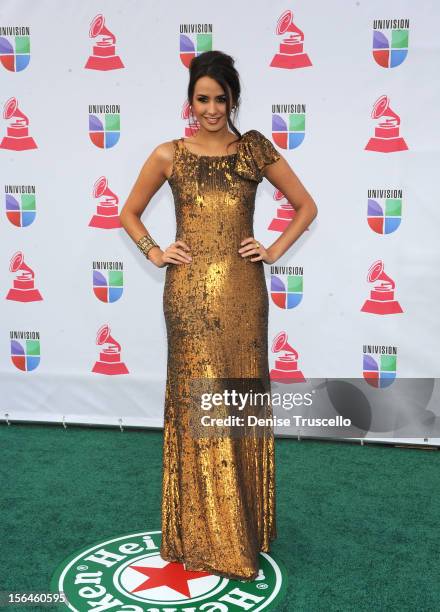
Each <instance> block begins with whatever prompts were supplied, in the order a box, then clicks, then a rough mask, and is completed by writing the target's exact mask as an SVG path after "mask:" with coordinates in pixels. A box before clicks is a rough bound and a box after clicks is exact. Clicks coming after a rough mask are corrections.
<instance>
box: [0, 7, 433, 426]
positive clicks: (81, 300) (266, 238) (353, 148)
mask: <svg viewBox="0 0 440 612" xmlns="http://www.w3.org/2000/svg"><path fill="white" fill-rule="evenodd" d="M286 9H291V10H292V11H293V23H294V24H295V26H296V27H297V28H298V29H299V30H301V31H302V33H303V36H302V38H303V42H302V44H303V53H304V54H306V56H307V57H308V58H309V60H310V63H311V65H310V66H308V67H298V68H290V69H289V68H280V67H276V66H271V65H270V64H271V62H272V59H273V57H274V55H275V54H277V53H278V52H279V50H280V44H282V40H283V39H284V38H285V37H286V36H288V35H289V34H290V32H286V33H284V34H283V33H280V34H277V33H276V26H277V21H278V19H279V18H280V16H281V15H282V13H283V12H284V11H285V10H286ZM102 11H104V12H103V15H104V17H105V26H106V27H107V28H108V30H109V31H110V32H111V33H113V34H114V36H115V38H116V55H117V56H119V57H120V59H121V61H122V63H123V66H124V67H123V68H120V69H110V70H102V69H86V68H85V64H86V61H87V59H88V57H89V56H90V55H92V54H93V51H92V48H93V45H94V44H95V45H96V43H97V41H99V40H100V36H98V37H97V38H95V39H92V38H90V37H89V29H90V24H91V22H92V20H93V18H94V17H95V16H96V15H98V14H100V13H102ZM439 17H440V8H439V7H438V5H437V4H436V3H434V2H429V1H427V0H422V1H420V2H418V3H416V4H414V3H412V2H404V1H402V0H399V1H397V0H390V1H389V2H387V3H386V5H384V4H383V3H382V2H379V1H376V0H375V1H370V2H368V3H364V2H352V3H347V2H344V1H342V0H339V1H335V2H332V3H326V2H317V1H312V2H305V1H302V0H301V1H299V2H297V3H295V5H293V6H292V5H289V6H286V5H285V4H284V3H281V2H278V1H275V2H273V3H272V4H271V5H269V3H267V2H261V1H252V2H250V1H245V2H241V3H239V4H237V3H235V2H231V1H230V0H225V2H223V3H222V5H221V10H219V8H218V7H215V6H208V5H206V4H205V5H203V4H201V3H199V2H195V1H193V0H188V1H187V2H186V3H184V4H182V3H178V2H174V3H166V4H163V3H162V4H157V3H153V2H150V1H147V0H142V1H135V0H126V1H124V2H121V1H116V0H108V1H107V2H106V3H105V8H104V7H103V5H102V3H100V2H94V1H88V2H78V1H75V2H74V1H73V0H66V1H65V2H63V3H59V2H55V1H54V0H40V1H39V2H38V3H30V2H26V1H19V0H3V2H2V6H1V12H0V38H1V40H0V42H1V45H0V59H1V61H2V65H0V91H1V99H0V104H1V105H2V108H3V105H4V104H5V103H6V102H7V101H8V100H10V98H12V97H15V98H16V100H17V102H18V108H19V109H20V111H21V112H22V113H24V114H25V115H26V116H27V117H28V119H29V126H28V131H29V134H30V135H31V136H32V137H33V138H34V139H35V142H36V144H37V147H38V148H36V149H29V150H19V151H18V150H14V149H11V148H8V146H9V145H8V144H7V145H6V147H1V146H0V167H1V175H0V189H1V190H2V198H3V209H4V211H5V214H3V215H2V217H1V220H0V231H1V243H0V261H1V272H0V284H1V294H2V296H3V297H2V301H1V322H0V338H1V343H0V347H1V351H0V383H1V389H2V393H1V399H0V402H1V407H0V417H1V418H2V419H4V418H7V419H9V420H10V421H14V420H28V421H61V420H63V419H64V420H65V421H66V422H67V423H69V422H72V423H73V422H77V423H90V424H92V423H96V424H98V423H99V424H118V423H122V424H123V425H145V426H152V427H161V426H162V422H163V399H164V386H165V375H166V330H165V323H164V319H163V313H162V292H163V282H164V275H165V269H157V268H155V267H154V266H153V265H152V264H150V263H148V262H147V261H146V260H145V259H144V257H143V256H142V254H141V253H140V252H139V251H138V249H137V248H136V246H135V245H134V243H133V242H132V241H131V240H130V238H129V237H128V236H127V234H126V233H125V231H124V230H123V229H122V228H119V229H102V228H97V227H90V226H89V222H90V220H91V218H92V216H93V215H94V214H95V212H96V206H97V203H98V199H95V198H94V197H93V196H92V189H93V186H94V184H95V182H96V181H97V180H98V179H99V178H100V177H102V176H105V177H106V178H107V181H108V187H109V188H110V190H111V191H112V192H113V193H115V194H116V195H117V196H118V197H119V210H120V209H121V208H122V205H123V203H124V201H125V198H126V197H127V195H128V193H129V191H130V189H131V186H132V184H133V182H134V180H135V179H136V177H137V175H138V172H139V170H140V168H141V166H142V164H143V162H144V161H145V159H146V158H147V157H148V155H149V153H150V152H151V151H152V149H153V148H154V147H155V146H156V145H157V144H159V143H160V142H163V141H167V140H170V139H172V138H177V137H180V136H182V135H184V130H185V126H186V125H187V121H186V120H183V119H182V118H181V112H182V108H183V105H184V102H185V97H186V88H187V83H188V70H187V68H186V67H185V65H184V63H183V62H182V60H181V57H180V55H179V39H180V35H181V32H182V30H184V29H187V28H185V26H187V25H193V24H203V25H206V24H207V25H208V29H211V31H212V40H211V48H212V49H219V50H222V51H224V52H226V53H229V54H231V55H232V56H233V57H234V58H235V59H236V67H237V69H238V71H239V73H240V76H241V81H242V87H243V90H242V104H241V111H240V117H239V120H238V122H237V126H238V128H239V130H240V131H241V132H245V131H247V130H249V129H258V130H259V131H261V132H262V133H263V134H265V135H266V136H267V137H268V138H272V139H273V142H274V143H275V144H276V142H277V140H276V138H277V136H276V134H275V131H276V130H273V128H272V120H273V116H274V115H279V116H280V117H281V118H283V119H284V120H286V121H287V119H288V110H289V109H288V107H289V106H290V105H304V106H305V109H306V111H305V137H304V140H303V142H302V144H300V145H299V146H298V147H295V148H290V149H283V148H282V147H280V146H279V147H278V150H279V151H280V153H281V154H283V155H284V156H285V158H286V159H287V160H288V161H289V163H290V164H291V166H292V168H293V169H294V171H295V172H296V173H297V174H298V176H299V177H300V179H301V180H302V182H303V183H304V185H305V186H306V187H307V189H308V190H309V191H310V193H311V194H312V196H313V197H314V199H315V201H316V203H317V205H318V209H319V213H318V217H317V218H316V220H315V221H314V222H313V224H312V226H311V227H310V230H309V231H307V232H305V233H304V235H303V236H302V237H301V238H300V239H299V240H298V241H297V242H296V244H295V245H293V247H292V248H291V249H290V250H289V251H288V252H287V253H286V254H285V255H284V256H283V257H282V258H281V259H280V260H279V261H278V262H277V263H276V266H277V267H278V266H300V267H302V268H303V284H304V291H303V297H302V299H301V301H300V303H299V304H298V306H296V307H294V308H290V309H283V308H280V307H279V306H277V305H276V304H275V302H274V301H272V300H270V321H269V323H270V326H269V346H271V343H272V340H273V338H274V337H275V336H276V335H277V334H278V333H279V332H280V331H285V332H286V333H287V338H288V342H289V344H290V345H291V347H293V348H294V349H295V350H296V351H297V353H298V367H299V369H300V370H301V371H302V373H303V374H304V376H305V378H306V379H309V378H333V377H345V378H349V377H351V378H357V379H360V380H362V378H363V366H362V360H363V347H364V345H377V346H392V347H395V350H396V353H397V360H396V367H395V376H396V378H411V377H414V378H435V377H437V376H438V372H439V369H440V365H439V358H438V357H439V350H438V346H439V340H440V333H439V331H440V330H439V323H438V314H437V312H438V304H439V303H440V288H439V283H438V267H439V251H440V246H439V241H438V227H439V222H440V213H439V204H438V188H437V183H438V168H439V162H440V156H439V150H440V145H439V143H440V138H439V137H440V128H439V125H440V117H439V114H440V83H439V79H438V74H439V64H440V62H439V59H440V47H439V43H438V28H437V22H438V19H439ZM401 19H402V20H408V23H409V27H408V28H406V27H405V28H404V29H407V30H408V54H407V57H406V58H405V59H404V61H403V62H402V63H401V64H400V65H398V66H396V67H393V68H388V67H383V66H381V65H379V64H378V63H377V62H376V61H375V59H374V57H373V52H372V46H373V34H374V30H375V28H376V29H377V30H378V31H380V32H381V33H382V35H381V36H382V37H383V39H386V40H391V37H392V36H393V32H392V30H393V27H392V26H393V23H381V24H378V23H376V24H375V20H401ZM11 28H19V29H20V32H18V33H19V34H22V33H25V34H26V33H27V32H28V33H29V40H30V61H29V65H28V66H27V67H26V68H24V69H22V70H17V71H12V70H11V69H10V67H11V62H12V65H13V64H14V50H15V52H16V53H17V55H16V56H15V59H16V60H17V62H20V61H21V62H22V63H23V62H26V58H23V56H25V55H26V41H24V42H23V40H20V41H16V40H15V37H14V34H15V32H13V31H12V30H11ZM23 28H24V29H23ZM26 28H28V30H26ZM390 28H391V29H390ZM21 29H23V30H21ZM394 29H395V28H394ZM394 35H395V33H394ZM186 36H187V37H188V39H189V42H190V43H195V44H197V41H196V38H197V37H196V35H195V34H193V33H191V32H190V33H186ZM379 38H381V37H379ZM16 44H17V45H18V47H14V45H16ZM208 44H209V43H208ZM8 45H10V46H11V48H12V49H13V51H12V52H9V51H8ZM23 49H24V51H23ZM11 54H12V58H11ZM297 55H300V53H298V54H297ZM18 56H20V58H19V59H17V58H18ZM97 62H99V60H97ZM104 63H105V61H104ZM110 63H111V62H110ZM99 66H102V62H101V64H99ZM382 95H386V96H388V98H389V103H390V108H391V109H392V110H393V111H394V113H397V115H398V116H399V117H400V128H399V133H400V136H401V137H403V138H404V140H405V142H406V144H407V147H408V149H407V150H404V151H393V152H390V153H383V152H379V151H372V150H366V149H365V147H366V145H367V142H368V141H369V139H370V138H371V137H373V136H374V130H375V127H377V126H378V123H379V121H380V119H373V118H372V116H371V113H372V110H373V105H374V103H375V102H376V101H377V100H378V98H379V97H380V96H382ZM107 104H109V105H119V106H120V138H119V141H118V142H117V144H115V145H114V146H112V147H110V148H107V149H102V148H99V147H97V146H95V145H94V144H93V143H92V141H91V139H90V137H89V133H88V121H89V106H90V105H107ZM283 105H287V106H286V107H284V106H283ZM10 108H11V106H9V109H10ZM286 108H287V110H286ZM13 120H14V118H3V120H2V124H1V126H0V127H1V137H2V138H3V137H4V136H6V133H7V129H8V126H11V123H12V122H13ZM22 143H24V140H23V141H22ZM18 146H22V145H18ZM9 186H12V187H13V189H12V191H14V189H15V190H17V186H31V187H32V188H35V202H36V214H35V218H34V220H33V222H32V223H30V224H29V225H27V226H24V227H20V226H17V225H14V223H13V222H11V215H9V216H8V214H7V213H8V210H9V212H10V209H8V208H7V201H9V204H10V202H11V200H10V199H9V200H7V198H6V193H7V192H8V191H10V189H9ZM380 189H392V190H394V189H397V190H400V192H401V194H402V215H401V216H402V220H401V223H400V226H399V227H398V229H396V230H395V231H393V232H392V233H389V234H385V235H381V234H378V233H376V232H374V231H372V230H371V229H370V227H369V225H368V223H367V201H368V197H369V194H370V196H371V193H372V192H371V190H380ZM18 191H19V190H18ZM274 192H275V190H274V188H273V186H272V185H271V184H270V183H269V182H268V181H266V180H264V181H263V183H261V185H260V186H259V188H258V192H257V200H256V213H255V235H256V236H257V237H258V239H259V240H260V241H261V242H262V243H263V244H264V245H265V246H268V245H270V244H271V243H272V242H273V241H274V240H275V239H276V238H277V236H278V235H279V233H278V232H275V231H271V230H269V229H268V226H269V224H270V221H271V220H272V219H273V217H274V216H275V215H276V210H277V208H278V207H279V205H280V202H277V201H276V200H275V199H274ZM14 197H15V200H16V201H17V202H19V205H20V194H18V195H17V194H15V195H14ZM101 199H102V198H101ZM376 199H377V198H376ZM377 201H379V200H377ZM381 202H382V203H383V201H381ZM142 220H143V222H144V223H145V225H146V227H147V228H148V230H149V231H150V232H151V234H152V236H153V237H154V238H155V239H156V240H157V242H158V243H159V244H160V245H167V244H169V243H170V242H172V241H173V240H174V230H175V219H174V207H173V201H172V194H171V190H170V188H169V186H168V184H167V183H166V184H165V185H164V186H163V187H162V188H161V189H160V190H159V192H158V193H157V194H156V195H155V197H154V198H153V199H152V200H151V202H150V203H149V205H148V207H147V209H146V211H145V213H144V215H143V218H142ZM17 252H22V253H23V255H24V262H25V264H26V266H28V267H29V268H30V269H31V270H32V271H33V273H34V274H35V278H34V286H35V288H36V289H38V291H39V292H40V293H41V296H42V298H43V299H42V300H39V301H28V302H23V301H21V299H20V298H19V299H7V297H6V296H7V295H8V292H9V290H10V289H11V288H12V287H13V283H14V279H17V278H18V277H19V276H20V275H21V274H22V273H23V270H19V271H15V272H14V271H12V272H11V271H10V261H11V258H12V257H13V255H14V254H15V253H17ZM377 260H381V261H383V262H384V271H385V273H386V274H387V275H388V276H389V277H391V279H392V280H393V281H394V282H395V299H396V300H398V302H399V304H400V306H401V307H402V309H403V312H402V313H399V314H388V315H385V316H382V315H378V314H373V313H371V312H362V311H361V307H362V304H363V303H364V301H365V300H366V299H368V297H369V295H370V291H371V290H372V288H373V285H372V284H371V283H369V282H368V281H367V279H366V277H367V272H368V269H369V268H370V266H371V265H372V264H373V262H375V261H377ZM93 262H118V264H119V265H120V266H121V265H122V267H123V290H122V294H121V295H120V297H119V299H116V301H113V302H111V303H106V302H104V301H101V300H100V299H98V297H97V296H96V295H95V293H94V291H93V283H92V270H93ZM265 267H266V275H267V282H268V289H269V290H270V286H271V284H270V283H271V273H273V272H276V271H275V270H274V269H271V267H270V266H265ZM286 272H287V270H286ZM102 274H103V276H102V277H101V278H104V281H108V278H107V277H106V274H107V272H105V271H102ZM25 275H26V272H25ZM278 276H279V278H280V279H281V281H284V282H287V278H286V276H283V274H278ZM104 324H108V325H109V327H110V329H111V336H112V337H113V338H114V339H115V340H116V341H117V342H118V343H119V344H120V346H121V349H120V361H121V362H123V363H124V364H125V366H126V368H127V370H128V373H126V374H113V375H105V374H101V373H96V372H93V371H92V368H93V366H94V364H95V362H96V361H97V360H98V359H99V353H100V350H102V348H103V347H99V346H97V344H96V334H97V332H98V330H99V329H100V328H101V326H102V325H104ZM27 332H31V333H34V334H37V335H38V336H39V341H40V346H39V350H40V357H39V359H38V358H37V359H36V362H34V363H37V365H36V367H35V368H34V369H32V370H30V371H24V370H23V369H20V366H17V363H22V361H20V359H18V361H17V360H15V361H14V359H13V358H11V339H13V340H15V343H14V345H13V346H14V347H15V349H14V350H16V349H17V347H18V349H19V350H20V347H22V348H23V347H24V350H26V346H25V345H26V343H25V339H23V338H22V337H20V335H21V334H22V333H27ZM31 348H32V347H30V346H28V350H31ZM278 356H279V355H278ZM269 359H270V365H271V367H274V364H275V359H276V355H275V353H273V352H270V354H269ZM376 360H377V357H376ZM28 363H32V360H29V361H28ZM364 384H367V383H364ZM376 391H377V393H381V392H384V390H381V389H378V390H376ZM431 409H432V410H433V411H434V412H435V414H436V415H439V411H438V409H437V408H432V406H431ZM5 415H7V416H5Z"/></svg>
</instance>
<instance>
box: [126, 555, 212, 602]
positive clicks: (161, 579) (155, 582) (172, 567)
mask: <svg viewBox="0 0 440 612" xmlns="http://www.w3.org/2000/svg"><path fill="white" fill-rule="evenodd" d="M130 567H131V568H132V569H134V570H136V571H138V572H140V573H141V574H144V575H145V576H148V578H147V580H144V582H142V584H140V585H139V586H137V587H136V588H135V589H134V590H133V591H132V593H136V592H137V591H144V590H145V589H153V588H154V587H159V586H168V587H170V589H174V590H175V591H178V592H179V593H181V594H182V595H185V596H186V597H191V594H190V592H189V587H188V580H191V579H192V578H202V577H203V576H211V575H212V574H210V573H209V572H194V571H192V570H186V569H185V568H184V566H183V563H177V562H175V563H168V564H167V565H165V566H164V567H143V566H141V565H130Z"/></svg>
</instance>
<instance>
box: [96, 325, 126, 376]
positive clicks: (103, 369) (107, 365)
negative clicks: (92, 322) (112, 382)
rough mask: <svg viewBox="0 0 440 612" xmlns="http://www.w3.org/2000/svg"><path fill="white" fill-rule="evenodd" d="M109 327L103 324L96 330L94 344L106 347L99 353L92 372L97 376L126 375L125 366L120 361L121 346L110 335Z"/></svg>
mask: <svg viewBox="0 0 440 612" xmlns="http://www.w3.org/2000/svg"><path fill="white" fill-rule="evenodd" d="M110 331H111V330H110V326H109V325H107V324H105V325H103V326H102V327H100V328H99V329H98V333H97V334H96V344H98V345H99V346H101V345H102V344H107V346H106V347H105V348H104V349H103V350H102V351H101V352H100V353H99V361H97V362H96V363H95V365H94V366H93V368H92V372H97V373H98V374H108V375H110V376H113V375H115V374H128V369H127V366H126V365H125V363H124V362H123V361H121V345H120V344H119V342H116V340H115V339H114V338H112V336H111V335H110Z"/></svg>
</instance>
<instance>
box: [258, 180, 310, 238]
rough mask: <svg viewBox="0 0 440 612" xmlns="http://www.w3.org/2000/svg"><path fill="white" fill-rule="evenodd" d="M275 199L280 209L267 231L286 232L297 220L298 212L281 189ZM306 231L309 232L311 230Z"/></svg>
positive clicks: (274, 196) (277, 191) (277, 190)
mask: <svg viewBox="0 0 440 612" xmlns="http://www.w3.org/2000/svg"><path fill="white" fill-rule="evenodd" d="M273 199H274V200H275V202H277V203H278V208H277V211H276V215H275V217H273V218H272V220H271V222H270V223H269V225H268V228H267V229H269V230H272V231H274V232H284V230H285V229H286V227H287V226H288V225H289V223H290V222H291V221H292V219H294V218H295V215H296V210H295V209H294V208H293V206H292V204H291V203H290V202H289V200H288V199H287V198H286V196H285V195H284V193H282V192H281V191H280V190H279V189H275V191H274V193H273ZM306 229H307V231H308V230H309V228H306Z"/></svg>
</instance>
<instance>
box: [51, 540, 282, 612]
mask: <svg viewBox="0 0 440 612" xmlns="http://www.w3.org/2000/svg"><path fill="white" fill-rule="evenodd" d="M160 534H161V532H160V531H144V532H139V533H130V534H124V535H121V536H117V537H114V538H111V539H109V540H106V541H101V542H96V543H95V544H93V545H89V546H86V547H85V548H83V549H81V550H79V551H75V552H74V553H72V554H71V555H69V556H68V557H67V558H66V559H65V560H64V561H63V562H62V563H61V565H60V566H59V567H58V568H57V569H56V570H55V573H54V574H53V576H52V579H51V583H50V588H51V590H52V589H53V592H60V593H64V596H65V597H66V600H67V601H66V602H65V605H66V607H68V608H69V609H70V610H74V611H77V612H83V611H84V610H92V609H96V610H98V609H99V610H104V608H105V609H106V610H110V609H111V610H133V611H136V612H142V611H144V610H150V611H152V612H153V611H154V612H179V611H182V612H196V611H202V610H222V611H224V612H226V611H227V612H234V611H235V612H239V611H240V612H243V610H249V611H252V612H257V611H259V610H272V609H273V607H274V605H275V604H278V603H279V602H280V601H281V599H282V598H283V597H284V595H285V593H286V585H287V572H286V570H285V568H284V567H283V566H282V565H281V564H280V562H279V561H276V560H275V559H274V558H273V557H272V555H269V554H267V553H260V555H259V568H260V570H259V575H258V576H257V578H256V579H255V580H253V581H243V580H232V579H228V578H224V577H221V576H216V575H215V574H211V573H210V572H209V571H196V570H191V569H189V568H188V569H186V568H185V565H184V564H183V563H178V562H169V561H165V560H164V559H162V557H161V556H160V553H159V550H160ZM226 547H227V542H225V548H226Z"/></svg>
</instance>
